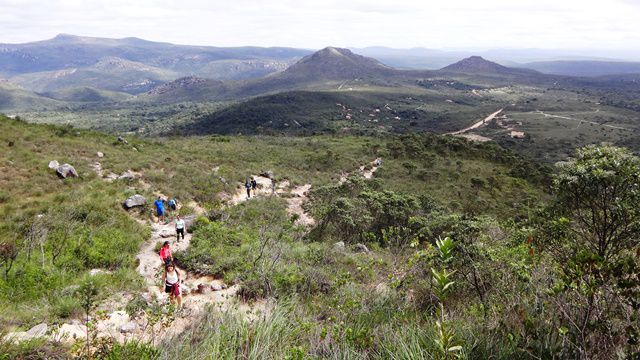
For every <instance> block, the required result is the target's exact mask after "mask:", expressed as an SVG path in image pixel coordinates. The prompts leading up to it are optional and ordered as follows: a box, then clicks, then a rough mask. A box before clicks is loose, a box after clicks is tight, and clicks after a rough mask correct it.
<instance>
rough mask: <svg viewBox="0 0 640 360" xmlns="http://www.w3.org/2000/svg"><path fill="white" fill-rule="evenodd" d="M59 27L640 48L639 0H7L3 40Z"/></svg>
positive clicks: (194, 40) (450, 45) (404, 43)
mask: <svg viewBox="0 0 640 360" xmlns="http://www.w3.org/2000/svg"><path fill="white" fill-rule="evenodd" d="M59 33H67V34H74V35H84V36H96V37H110V38H122V37H132V36H134V37H139V38H143V39H147V40H154V41H166V42H172V43H178V44H190V45H211V46H244V45H255V46H291V47H298V48H307V49H318V48H322V47H325V46H328V45H332V46H341V47H366V46H387V47H394V48H412V47H427V48H434V49H493V48H541V49H629V48H631V50H633V51H640V0H395V1H391V0H323V1H315V0H271V1H264V0H224V1H221V0H208V1H207V0H180V1H174V0H153V1H152V0H46V1H45V0H0V43H21V42H29V41H36V40H44V39H48V38H52V37H54V36H55V35H57V34H59Z"/></svg>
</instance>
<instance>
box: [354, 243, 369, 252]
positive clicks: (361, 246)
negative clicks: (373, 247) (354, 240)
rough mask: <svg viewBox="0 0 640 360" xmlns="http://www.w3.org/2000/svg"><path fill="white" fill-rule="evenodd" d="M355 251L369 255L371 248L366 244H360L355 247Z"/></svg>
mask: <svg viewBox="0 0 640 360" xmlns="http://www.w3.org/2000/svg"><path fill="white" fill-rule="evenodd" d="M353 251H355V252H362V253H368V252H369V248H368V247H367V246H366V245H365V244H360V243H358V244H355V245H353Z"/></svg>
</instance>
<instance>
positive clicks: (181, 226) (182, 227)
mask: <svg viewBox="0 0 640 360" xmlns="http://www.w3.org/2000/svg"><path fill="white" fill-rule="evenodd" d="M175 223H176V236H177V237H178V242H180V235H181V234H182V240H184V232H185V231H186V230H187V224H185V222H184V220H182V218H181V217H180V215H178V216H176V220H175Z"/></svg>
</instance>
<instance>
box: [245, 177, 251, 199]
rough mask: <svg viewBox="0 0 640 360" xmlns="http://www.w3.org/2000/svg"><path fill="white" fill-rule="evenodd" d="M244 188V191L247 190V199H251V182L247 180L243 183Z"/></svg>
mask: <svg viewBox="0 0 640 360" xmlns="http://www.w3.org/2000/svg"><path fill="white" fill-rule="evenodd" d="M244 187H245V189H247V199H250V198H251V180H249V179H247V181H246V182H245V183H244Z"/></svg>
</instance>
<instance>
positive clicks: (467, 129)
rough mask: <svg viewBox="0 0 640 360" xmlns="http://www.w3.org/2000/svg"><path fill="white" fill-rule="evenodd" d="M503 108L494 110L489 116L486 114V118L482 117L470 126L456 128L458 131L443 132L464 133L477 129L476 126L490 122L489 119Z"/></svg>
mask: <svg viewBox="0 0 640 360" xmlns="http://www.w3.org/2000/svg"><path fill="white" fill-rule="evenodd" d="M503 110H504V108H502V109H500V110H498V111H496V112H494V113H492V114H490V115H489V116H487V117H486V118H484V119H482V120H480V121H478V122H476V123H474V124H473V125H471V126H468V127H466V128H464V129H462V130H458V131H454V132H450V133H447V134H445V135H460V134H464V133H466V132H468V131H471V130H474V129H477V128H479V127H481V126H484V125H486V124H488V123H490V122H491V120H493V118H495V117H496V116H498V114H500V113H501V112H502V111H503Z"/></svg>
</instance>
